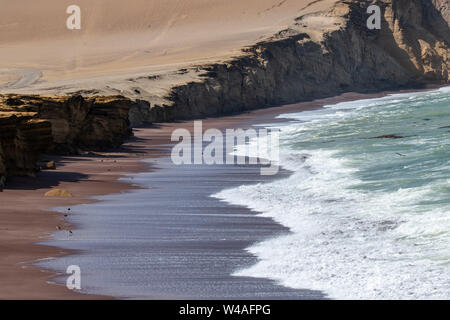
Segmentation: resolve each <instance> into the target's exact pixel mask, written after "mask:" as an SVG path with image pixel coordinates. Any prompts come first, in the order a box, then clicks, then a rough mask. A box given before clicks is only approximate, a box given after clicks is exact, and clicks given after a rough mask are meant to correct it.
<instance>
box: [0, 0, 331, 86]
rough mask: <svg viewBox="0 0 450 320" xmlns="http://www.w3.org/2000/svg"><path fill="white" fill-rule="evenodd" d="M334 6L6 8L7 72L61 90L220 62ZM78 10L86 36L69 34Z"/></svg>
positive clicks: (2, 40)
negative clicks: (71, 15) (77, 82)
mask: <svg viewBox="0 0 450 320" xmlns="http://www.w3.org/2000/svg"><path fill="white" fill-rule="evenodd" d="M334 2H335V1H333V0H319V1H313V0H132V1H122V0H96V1H88V0H77V1H74V0H69V1H67V0H62V1H61V0H40V1H28V0H16V1H14V2H12V1H9V0H0V4H1V7H2V10H1V15H2V18H1V20H0V21H1V22H0V46H1V50H0V70H13V71H20V72H24V71H27V72H28V71H29V72H35V73H34V74H36V73H37V72H42V75H43V76H42V78H41V79H40V80H41V81H49V82H57V81H60V80H71V79H77V78H78V79H80V78H89V77H94V76H103V75H110V74H118V73H132V72H144V71H148V70H155V69H161V68H163V69H164V68H170V67H174V66H179V65H183V64H187V63H198V62H204V61H209V60H217V59H220V58H224V57H227V56H230V55H232V54H234V53H236V52H238V51H239V49H240V48H242V47H243V46H245V45H248V44H251V43H253V42H255V41H257V40H258V39H260V38H261V37H264V36H267V35H272V34H273V33H274V32H276V31H278V30H280V29H282V28H284V27H286V26H288V25H289V24H290V23H292V21H293V19H294V18H295V17H298V16H299V15H301V14H305V13H307V12H311V11H314V10H316V11H317V10H321V9H323V8H326V7H329V6H330V5H331V4H332V3H334ZM71 4H77V5H79V6H80V7H81V10H82V29H81V30H68V29H67V28H66V19H67V17H68V14H66V8H67V7H68V6H69V5H71ZM0 73H1V71H0ZM26 74H28V75H29V73H26ZM16 75H17V74H16ZM11 76H12V75H11V74H10V75H9V76H2V77H0V87H2V86H3V89H4V88H5V86H6V85H8V86H11ZM28 79H29V78H28ZM22 83H24V84H26V85H29V84H30V82H29V81H23V82H22ZM13 87H14V85H13ZM25 87H26V86H25Z"/></svg>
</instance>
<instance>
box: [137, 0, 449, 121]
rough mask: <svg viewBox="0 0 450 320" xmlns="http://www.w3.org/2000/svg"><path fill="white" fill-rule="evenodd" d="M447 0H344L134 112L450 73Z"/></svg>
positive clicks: (195, 109)
mask: <svg viewBox="0 0 450 320" xmlns="http://www.w3.org/2000/svg"><path fill="white" fill-rule="evenodd" d="M372 4H376V5H378V6H380V8H381V9H382V27H381V29H380V30H376V29H375V30H369V29H368V28H367V24H366V22H367V19H368V17H369V14H367V12H366V10H367V8H368V7H369V6H370V5H372ZM447 14H448V1H446V0H377V1H359V0H358V1H356V0H352V1H340V2H338V3H337V4H336V5H335V6H334V7H333V8H331V9H330V10H329V11H327V12H319V13H315V14H309V15H305V16H301V17H298V18H297V19H296V21H295V23H294V24H292V26H291V27H290V28H288V29H286V30H283V31H281V32H279V33H278V34H276V35H274V36H273V37H271V38H268V39H266V40H264V41H262V42H259V43H257V44H255V45H253V46H251V47H248V48H246V49H244V50H243V52H242V55H241V56H239V57H236V58H234V59H231V60H229V61H226V62H224V63H215V64H210V65H207V66H201V67H196V68H197V69H200V71H201V72H202V74H201V75H200V76H199V77H198V78H197V79H195V80H194V81H191V82H188V83H185V84H181V85H176V86H174V87H172V88H170V90H169V93H168V94H167V95H166V96H165V97H164V99H163V100H161V99H155V101H153V100H151V99H150V100H149V101H148V103H149V105H150V111H148V110H145V112H143V108H142V104H140V107H139V108H137V107H134V108H133V109H132V112H131V115H132V119H146V121H147V122H159V121H168V120H175V119H190V118H198V117H205V116H215V115H221V114H228V113H233V112H240V111H244V110H249V109H254V108H261V107H267V106H273V105H281V104H287V103H294V102H299V101H305V100H311V99H316V98H323V97H327V96H333V95H337V94H340V93H343V92H348V91H357V92H370V91H381V90H386V89H397V88H402V87H420V86H423V85H424V84H430V83H434V84H443V83H448V81H449V80H450V76H449V72H448V70H449V67H450V60H449V57H450V50H449V48H450V47H449V44H450V29H449V26H448V23H447V20H446V18H448V15H447Z"/></svg>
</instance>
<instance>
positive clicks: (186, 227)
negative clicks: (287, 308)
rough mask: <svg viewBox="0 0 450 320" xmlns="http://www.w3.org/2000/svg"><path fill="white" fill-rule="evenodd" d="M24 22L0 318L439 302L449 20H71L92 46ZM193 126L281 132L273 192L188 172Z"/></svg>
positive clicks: (386, 13) (442, 7) (11, 111)
mask: <svg viewBox="0 0 450 320" xmlns="http://www.w3.org/2000/svg"><path fill="white" fill-rule="evenodd" d="M28 2H29V1H23V0H19V1H16V2H15V3H8V4H6V2H5V6H4V7H5V8H4V13H5V15H6V16H5V18H4V20H3V22H2V24H1V25H0V37H1V38H2V39H3V40H4V41H3V44H2V50H1V52H0V57H1V59H0V191H1V192H0V221H1V228H0V229H1V230H2V232H0V288H1V290H0V299H295V300H296V299H330V298H331V299H405V298H410V299H431V298H448V295H447V292H448V289H449V288H448V287H447V286H446V283H448V279H447V278H446V277H445V275H446V274H448V272H447V271H448V270H447V269H446V265H448V259H447V256H448V255H447V253H446V248H448V239H450V238H449V236H448V228H450V224H448V222H447V218H446V214H445V213H446V212H448V210H449V208H450V207H448V205H449V204H448V200H447V199H448V187H447V185H448V166H447V162H448V161H447V159H448V144H447V143H446V141H447V140H448V139H447V132H448V112H446V110H448V103H449V102H448V99H447V96H448V89H447V88H446V87H445V85H446V84H448V83H449V79H450V78H449V77H450V76H449V73H448V69H449V68H450V62H449V61H450V59H449V54H450V51H449V49H448V48H449V45H448V44H449V43H450V31H449V30H450V29H449V23H450V22H449V21H450V20H449V19H450V18H449V12H450V9H449V6H448V2H447V1H446V0H429V1H428V0H426V1H425V0H413V1H408V2H404V1H403V0H382V1H381V2H380V3H382V4H383V6H382V8H380V16H379V17H378V18H379V19H380V20H381V21H380V26H379V28H378V27H377V28H375V29H373V28H370V26H369V20H367V19H368V12H369V11H368V8H367V5H368V3H366V2H362V1H357V0H351V1H339V0H319V1H312V0H299V1H291V0H283V1H281V0H248V1H244V2H243V1H237V0H229V1H227V2H226V3H225V2H223V1H219V0H208V1H205V0H170V1H159V0H155V1H145V0H134V1H132V3H131V4H128V3H127V4H124V3H123V2H122V1H118V0H109V1H106V0H101V1H100V0H99V1H98V2H96V3H95V4H94V3H92V2H89V1H85V0H80V1H79V2H78V4H77V5H79V7H80V12H81V18H80V17H78V19H81V27H80V29H70V28H68V25H67V24H66V19H67V18H68V12H67V11H66V9H67V6H68V5H71V4H72V3H71V2H69V1H61V2H59V3H57V4H56V3H55V0H43V1H40V2H39V3H28ZM372 18H373V16H372ZM366 20H367V23H366ZM194 121H202V127H203V131H206V130H208V129H217V130H219V131H220V132H222V133H223V132H224V131H226V130H227V129H236V128H242V129H248V128H254V129H258V128H278V129H280V133H281V142H282V144H281V150H280V151H281V159H280V164H281V167H280V170H279V172H278V173H277V174H276V175H274V176H263V175H261V174H260V173H261V171H260V167H259V166H258V165H243V164H235V163H233V164H224V165H221V164H215V165H207V164H204V163H201V164H200V163H198V164H196V165H185V164H184V165H176V164H175V162H174V160H173V158H171V151H172V148H173V147H174V145H175V143H176V142H174V141H171V135H172V133H173V132H174V131H175V130H177V129H187V130H188V131H189V132H191V133H192V132H193V131H194V126H195V125H194ZM130 132H132V133H133V134H132V135H130ZM261 140H263V139H261V138H260V137H258V138H255V139H253V140H252V139H250V141H248V144H249V145H252V146H253V145H254V143H255V142H256V143H259V142H261ZM240 147H242V145H241V146H240ZM194 148H196V151H197V154H198V155H202V156H203V150H199V149H200V146H199V145H197V146H195V144H194ZM238 149H239V150H240V148H239V146H238ZM47 151H48V153H51V154H46V152H47ZM227 151H229V150H227ZM236 152H238V151H236ZM56 154H58V155H56ZM194 154H195V153H194ZM251 157H253V158H257V157H258V155H252V156H251ZM194 158H195V156H194ZM53 162H54V164H55V167H54V168H53ZM38 166H39V167H41V166H43V169H42V170H41V171H40V172H38V173H36V174H35V172H36V169H37V168H38ZM5 182H6V185H4V183H5ZM3 187H5V188H3ZM47 193H48V194H47ZM52 193H53V195H55V194H56V196H48V195H51V194H52ZM46 194H47V195H46ZM58 195H59V196H58ZM61 195H66V196H61ZM71 265H75V266H80V267H81V270H82V289H81V290H77V291H71V290H69V289H67V288H66V286H65V281H66V279H67V276H68V274H66V269H67V267H68V266H71ZM402 270H403V272H402Z"/></svg>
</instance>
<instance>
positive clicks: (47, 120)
mask: <svg viewBox="0 0 450 320" xmlns="http://www.w3.org/2000/svg"><path fill="white" fill-rule="evenodd" d="M133 103H134V102H132V101H131V100H129V99H126V98H124V97H121V96H108V97H89V98H83V97H82V96H79V95H67V96H37V95H14V94H8V95H0V179H2V178H1V177H5V176H6V175H7V174H10V175H32V174H34V172H36V170H37V166H36V162H37V161H38V159H39V156H40V154H41V153H43V152H46V151H50V152H56V153H73V152H78V151H79V150H86V149H88V150H101V149H105V148H112V147H118V146H120V145H121V144H122V143H123V141H124V139H125V138H127V137H128V136H129V135H130V134H131V129H130V127H129V121H128V113H129V110H130V108H131V105H132V104H133ZM2 183H4V178H3V179H2ZM0 187H1V186H0Z"/></svg>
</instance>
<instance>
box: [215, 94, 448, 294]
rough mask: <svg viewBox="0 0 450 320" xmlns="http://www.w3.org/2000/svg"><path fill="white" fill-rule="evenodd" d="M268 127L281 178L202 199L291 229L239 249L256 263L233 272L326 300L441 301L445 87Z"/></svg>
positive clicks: (285, 118) (291, 117)
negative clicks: (276, 138)
mask: <svg viewBox="0 0 450 320" xmlns="http://www.w3.org/2000/svg"><path fill="white" fill-rule="evenodd" d="M279 118H280V119H279V120H280V121H281V122H277V123H275V124H271V126H272V127H273V126H278V127H279V128H280V130H281V132H280V139H281V141H280V155H281V158H280V165H281V166H282V167H283V168H284V169H287V170H289V171H291V172H292V174H291V175H290V176H289V177H286V178H283V179H278V180H275V181H271V182H267V183H257V184H254V185H244V186H239V187H235V188H229V189H226V190H222V191H221V192H218V193H216V194H214V195H213V197H215V198H217V199H220V200H222V201H224V202H226V203H228V204H232V205H238V206H244V207H247V208H249V209H252V210H253V211H256V212H258V213H259V214H260V216H262V217H266V218H273V219H274V220H275V221H276V222H278V223H280V224H281V225H283V226H285V227H287V228H288V229H289V230H290V231H291V232H290V233H289V234H286V235H282V236H277V237H271V238H269V239H267V240H264V241H262V242H259V243H256V244H254V245H252V246H250V247H249V248H247V250H248V252H250V253H252V254H253V255H255V256H256V257H257V258H258V262H257V263H255V264H254V265H252V266H251V267H246V268H241V269H239V270H236V271H235V272H234V274H233V275H235V276H246V277H262V278H268V279H273V280H276V281H277V282H278V283H279V284H281V285H284V286H286V287H289V288H307V289H311V290H319V291H322V292H324V293H325V294H326V295H327V296H328V297H330V298H337V299H449V298H450V88H449V87H446V88H441V89H438V90H432V91H427V92H416V93H404V94H403V93H402V94H394V95H389V96H386V97H383V98H376V99H366V100H359V101H351V102H343V103H338V104H335V105H327V106H325V107H324V108H323V109H320V110H315V111H306V112H300V113H292V114H283V115H280V116H279ZM251 143H256V142H255V141H252V142H251ZM250 149H251V148H250Z"/></svg>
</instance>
